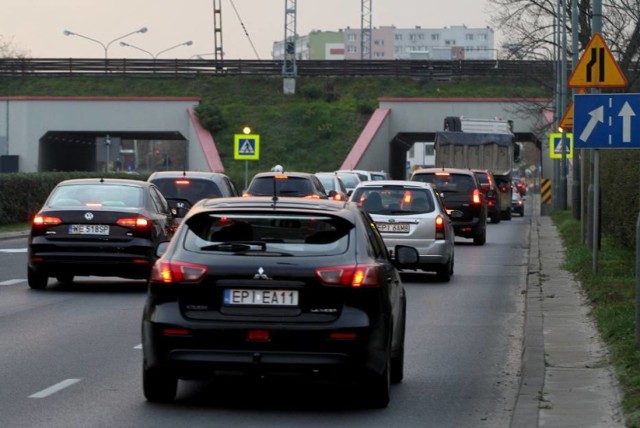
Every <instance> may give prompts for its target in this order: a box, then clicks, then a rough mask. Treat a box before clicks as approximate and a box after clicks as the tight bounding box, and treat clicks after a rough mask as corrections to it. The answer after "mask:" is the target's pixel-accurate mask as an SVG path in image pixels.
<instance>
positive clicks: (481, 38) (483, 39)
mask: <svg viewBox="0 0 640 428" xmlns="http://www.w3.org/2000/svg"><path fill="white" fill-rule="evenodd" d="M477 37H478V40H480V41H481V42H486V41H487V35H486V34H477Z"/></svg>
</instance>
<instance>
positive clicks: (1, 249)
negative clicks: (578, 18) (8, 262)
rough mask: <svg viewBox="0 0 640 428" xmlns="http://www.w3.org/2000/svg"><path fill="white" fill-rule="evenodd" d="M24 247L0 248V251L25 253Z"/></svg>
mask: <svg viewBox="0 0 640 428" xmlns="http://www.w3.org/2000/svg"><path fill="white" fill-rule="evenodd" d="M26 252H27V249H26V248H0V253H26Z"/></svg>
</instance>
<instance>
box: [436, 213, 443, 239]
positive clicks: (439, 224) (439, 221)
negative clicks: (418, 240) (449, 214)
mask: <svg viewBox="0 0 640 428" xmlns="http://www.w3.org/2000/svg"><path fill="white" fill-rule="evenodd" d="M436 239H445V229H444V217H442V216H441V215H439V214H438V216H436Z"/></svg>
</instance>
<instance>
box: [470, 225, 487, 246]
mask: <svg viewBox="0 0 640 428" xmlns="http://www.w3.org/2000/svg"><path fill="white" fill-rule="evenodd" d="M485 242H487V228H486V227H479V228H478V229H477V230H476V234H475V235H474V237H473V244H474V245H484V243H485Z"/></svg>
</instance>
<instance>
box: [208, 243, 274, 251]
mask: <svg viewBox="0 0 640 428" xmlns="http://www.w3.org/2000/svg"><path fill="white" fill-rule="evenodd" d="M255 247H259V249H260V250H262V251H265V250H266V249H267V243H266V242H264V241H233V242H221V243H219V244H213V245H205V246H204V247H200V250H202V251H226V252H229V253H239V252H242V251H249V250H252V249H256V248H255Z"/></svg>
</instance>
